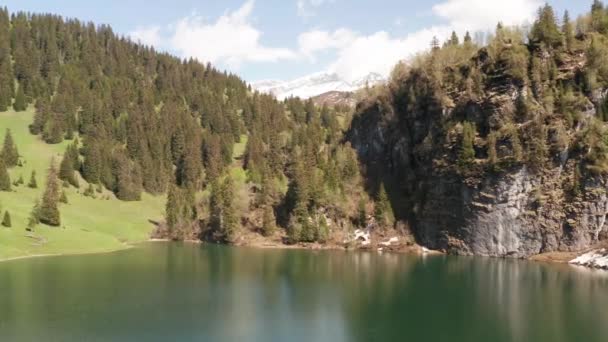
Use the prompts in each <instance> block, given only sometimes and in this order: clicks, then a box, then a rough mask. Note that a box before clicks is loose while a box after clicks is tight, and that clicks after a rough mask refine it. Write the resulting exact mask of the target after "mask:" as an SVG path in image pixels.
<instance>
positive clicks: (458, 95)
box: [348, 50, 608, 257]
mask: <svg viewBox="0 0 608 342" xmlns="http://www.w3.org/2000/svg"><path fill="white" fill-rule="evenodd" d="M484 53H485V52H484V51H483V50H482V51H480V52H479V53H478V54H477V55H476V56H475V57H474V58H473V59H472V62H471V64H472V65H473V67H474V68H478V69H479V70H486V69H484V67H487V65H488V63H491V62H488V61H485V60H484V58H485V57H484ZM545 58H546V59H548V57H547V56H546V57H545ZM583 59H584V56H583V55H582V54H578V55H573V57H572V58H570V59H569V60H568V61H567V62H564V63H569V64H568V65H565V64H564V65H557V67H558V70H559V72H558V73H557V76H556V78H560V79H562V80H568V79H569V80H573V79H574V78H575V77H576V76H575V74H577V72H579V71H580V70H578V71H576V70H574V69H576V68H582V66H583V65H584V63H582V62H581V60H583ZM562 70H563V71H562ZM573 70H574V71H573ZM573 82H574V81H573ZM433 84H434V82H433V80H432V79H430V78H429V77H426V76H425V75H424V74H423V73H420V72H418V71H416V70H414V71H411V72H410V73H409V74H408V76H407V77H405V78H403V79H401V80H400V81H398V82H393V84H392V86H391V87H392V88H388V89H387V90H386V92H384V93H381V94H380V95H379V96H377V97H375V98H373V99H369V100H368V101H367V102H365V103H360V104H359V105H358V109H357V111H358V114H357V115H356V116H355V118H354V120H353V123H352V127H351V130H350V132H349V135H348V138H349V141H350V142H351V143H352V145H353V146H354V147H355V148H356V149H357V151H358V152H359V156H360V158H361V160H362V162H363V164H364V165H365V168H366V171H367V175H368V178H370V179H373V178H377V179H383V181H384V182H386V183H388V184H391V186H390V189H391V190H392V191H391V199H392V203H393V206H394V208H395V210H396V212H397V215H398V216H399V218H400V219H401V220H405V221H408V222H409V223H410V226H411V227H412V229H413V232H414V234H415V236H416V238H417V239H418V242H419V243H420V244H422V245H424V246H427V247H430V248H433V249H440V250H445V251H448V252H450V253H453V254H466V255H470V254H475V255H488V256H508V257H529V256H532V255H535V254H539V253H545V252H552V251H580V250H584V249H586V248H589V247H592V246H594V245H596V244H597V243H599V242H601V241H603V240H606V239H608V223H606V218H607V215H608V195H607V191H606V189H607V180H608V179H607V178H606V176H605V175H604V174H602V173H597V172H596V173H593V172H589V171H588V169H589V168H587V163H588V158H587V154H588V153H589V151H590V150H592V149H595V147H593V146H590V145H588V143H587V140H585V139H586V138H585V137H587V136H588V131H589V130H591V127H592V126H593V125H594V122H595V120H596V119H595V116H596V106H597V105H598V103H601V102H603V101H604V99H603V96H602V94H603V93H604V92H602V91H596V92H594V93H593V95H586V96H580V97H579V99H578V101H577V103H576V104H575V105H574V107H575V109H574V111H576V113H577V116H576V120H574V121H573V122H571V123H570V124H566V123H564V122H565V120H564V116H562V115H560V114H558V113H557V110H556V111H555V112H550V111H548V110H546V109H545V107H543V106H542V105H541V104H540V100H539V99H538V97H537V96H536V95H533V90H532V89H531V87H530V86H529V84H528V83H527V82H518V81H517V80H515V79H514V78H513V77H511V76H510V75H508V74H506V73H495V74H486V75H485V81H484V82H483V85H482V89H483V90H482V91H481V92H480V93H479V95H477V96H475V97H464V96H463V95H462V93H463V92H464V91H463V90H462V89H447V90H446V86H445V83H443V88H441V90H440V91H439V92H437V91H435V92H432V91H430V90H429V89H430V88H432V87H433ZM438 93H439V95H438ZM522 98H524V99H526V101H529V102H533V103H534V108H535V109H534V110H533V111H531V112H534V114H527V115H528V117H527V118H520V117H518V115H520V114H518V109H517V108H518V106H519V105H520V104H519V103H518V102H520V101H521V99H522ZM463 122H471V123H473V124H474V127H476V134H475V139H474V141H473V149H474V155H475V156H474V158H473V160H471V161H469V162H468V164H466V166H462V165H463V164H462V163H461V161H460V160H459V158H462V157H461V150H462V141H463V137H462V136H463V128H462V127H463V126H462V123H463ZM565 125H566V126H565ZM563 127H566V128H563ZM535 132H541V133H539V134H538V135H535V134H536V133H535ZM492 136H493V138H491V137H492ZM536 137H540V138H536ZM491 140H493V141H492V142H490V141H491ZM539 141H540V142H539ZM491 144H494V145H495V146H494V145H492V147H490V146H491ZM519 144H521V145H522V146H521V147H518V145H519ZM538 144H542V147H541V148H542V150H543V151H544V152H546V154H541V155H542V158H543V159H542V160H543V161H542V162H541V163H533V162H532V161H534V160H535V158H536V156H537V153H539V152H538V151H539V150H540V149H541V148H539V147H537V146H538ZM545 144H546V146H545ZM490 149H493V151H495V152H494V154H496V157H493V158H494V159H495V160H496V161H492V162H490V161H489V160H490V159H492V157H489V155H490V154H491V152H490ZM494 149H495V150H494ZM518 149H523V150H524V152H523V153H524V156H523V157H522V156H518V154H521V152H518ZM544 152H543V153H544ZM370 187H371V188H372V190H371V191H372V192H373V185H371V186H370Z"/></svg>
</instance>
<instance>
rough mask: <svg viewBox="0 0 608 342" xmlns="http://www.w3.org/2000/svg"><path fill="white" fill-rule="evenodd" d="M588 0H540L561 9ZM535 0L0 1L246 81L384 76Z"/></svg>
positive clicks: (525, 16)
mask: <svg viewBox="0 0 608 342" xmlns="http://www.w3.org/2000/svg"><path fill="white" fill-rule="evenodd" d="M591 2H592V1H591V0H549V1H548V3H549V4H551V5H552V6H553V7H554V8H555V9H556V11H557V13H558V16H559V17H560V18H561V16H562V13H563V11H564V10H566V9H567V10H569V11H570V14H571V16H572V17H576V16H578V15H579V14H582V13H585V12H587V11H588V10H589V8H590V6H591ZM544 3H545V1H544V0H425V1H420V0H223V1H210V0H198V1H196V0H171V1H158V0H120V1H116V0H104V1H99V0H89V1H82V0H0V6H7V7H8V9H9V11H11V12H16V11H22V10H23V11H29V12H38V13H40V12H43V13H54V14H59V15H62V16H64V17H75V18H78V19H81V20H84V21H93V22H95V23H96V24H109V25H111V26H112V27H113V29H114V31H115V32H116V33H118V34H121V35H125V36H129V37H131V38H132V39H133V40H134V41H139V42H141V43H143V44H147V45H152V46H154V47H155V48H156V49H158V50H162V51H168V52H170V53H172V54H175V55H176V56H179V57H183V58H187V57H194V58H196V59H198V60H200V61H201V62H205V63H206V62H211V63H212V64H214V65H216V66H217V67H219V68H221V69H227V70H229V71H231V72H233V73H236V74H238V75H240V76H241V77H243V78H244V79H245V80H247V81H250V82H253V81H260V80H268V79H272V80H289V79H293V78H297V77H301V76H305V75H308V74H312V73H316V72H326V71H329V72H336V73H338V74H339V75H340V76H342V77H343V78H344V79H346V80H349V81H354V80H356V79H357V78H360V77H363V76H365V75H367V74H369V73H370V72H376V73H379V74H381V75H385V76H386V75H387V74H388V73H389V72H390V70H391V69H392V66H393V65H394V64H395V63H396V62H397V61H399V60H403V59H407V58H408V57H411V56H413V55H415V54H416V53H418V52H420V51H423V50H425V49H427V48H428V47H429V43H430V41H431V39H432V37H433V36H437V37H438V38H439V39H440V40H445V39H447V37H448V35H449V34H450V33H451V32H452V30H455V31H456V32H457V33H458V34H459V35H464V33H465V32H466V31H467V30H470V31H471V32H490V31H492V30H493V29H494V28H495V26H496V23H497V22H499V21H500V22H503V24H506V25H515V24H526V23H530V22H532V21H533V20H534V17H535V14H536V11H537V9H538V7H539V6H541V5H543V4H544Z"/></svg>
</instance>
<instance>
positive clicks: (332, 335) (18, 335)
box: [0, 244, 608, 341]
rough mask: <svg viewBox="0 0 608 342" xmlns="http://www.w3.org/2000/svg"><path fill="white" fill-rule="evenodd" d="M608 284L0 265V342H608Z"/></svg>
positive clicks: (113, 258) (225, 263)
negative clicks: (54, 341)
mask: <svg viewBox="0 0 608 342" xmlns="http://www.w3.org/2000/svg"><path fill="white" fill-rule="evenodd" d="M606 274H608V273H604V272H601V273H598V272H590V271H588V270H581V269H576V268H571V267H568V266H566V267H559V266H547V265H541V264H533V263H527V262H520V261H513V260H497V259H478V258H452V257H443V256H439V257H427V258H425V259H423V258H419V257H415V256H403V255H395V254H383V255H378V254H375V253H356V252H352V253H350V252H329V251H323V252H313V251H292V250H289V251H288V250H255V249H246V248H245V249H243V248H240V249H239V248H226V247H218V246H196V245H181V244H150V245H145V246H143V247H141V248H137V249H133V250H129V251H124V252H120V253H115V254H109V255H90V256H74V257H57V258H44V259H30V260H20V261H15V262H8V263H0V340H2V341H12V340H19V341H28V340H31V341H39V340H58V341H82V340H87V341H91V340H99V341H108V340H112V341H132V340H146V341H164V340H176V341H201V340H208V341H238V340H247V341H286V340H289V341H374V340H376V341H405V340H411V341H421V340H427V341H440V340H449V341H603V340H605V338H606V336H608V315H606V314H605V313H603V312H602V311H603V309H604V308H606V307H608V276H606ZM92 337H95V338H92Z"/></svg>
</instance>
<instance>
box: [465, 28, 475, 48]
mask: <svg viewBox="0 0 608 342" xmlns="http://www.w3.org/2000/svg"><path fill="white" fill-rule="evenodd" d="M464 43H465V45H468V44H472V43H473V38H471V34H470V33H469V31H467V33H466V34H465V35H464Z"/></svg>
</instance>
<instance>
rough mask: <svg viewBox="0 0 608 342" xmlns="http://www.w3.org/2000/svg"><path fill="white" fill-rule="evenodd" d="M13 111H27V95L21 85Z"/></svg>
mask: <svg viewBox="0 0 608 342" xmlns="http://www.w3.org/2000/svg"><path fill="white" fill-rule="evenodd" d="M13 109H14V110H15V112H23V111H24V110H26V109H27V102H26V100H25V93H24V92H23V85H19V88H18V89H17V95H15V102H14V103H13Z"/></svg>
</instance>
